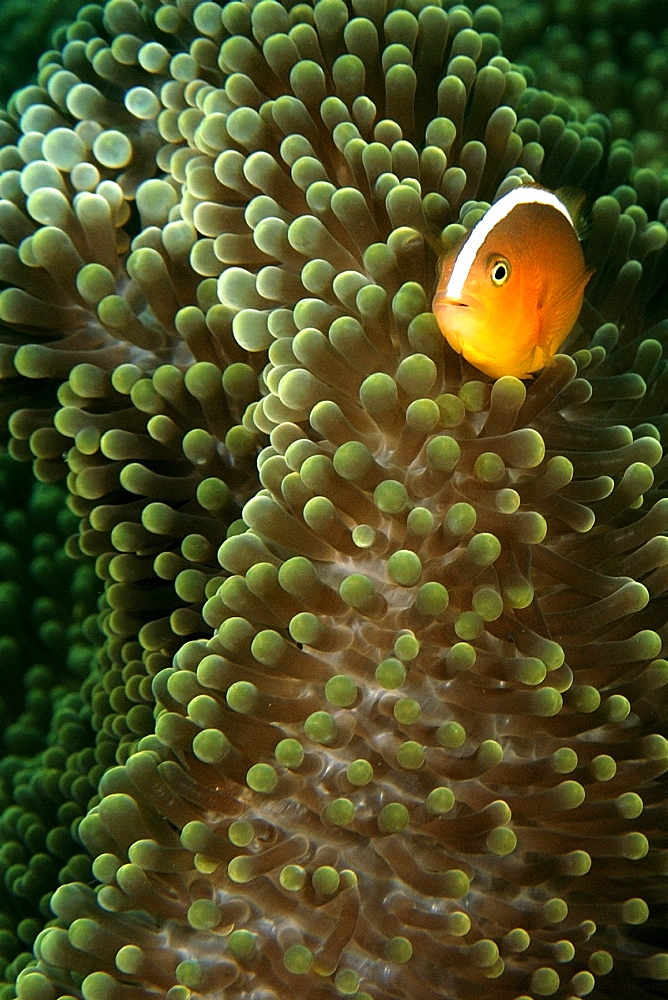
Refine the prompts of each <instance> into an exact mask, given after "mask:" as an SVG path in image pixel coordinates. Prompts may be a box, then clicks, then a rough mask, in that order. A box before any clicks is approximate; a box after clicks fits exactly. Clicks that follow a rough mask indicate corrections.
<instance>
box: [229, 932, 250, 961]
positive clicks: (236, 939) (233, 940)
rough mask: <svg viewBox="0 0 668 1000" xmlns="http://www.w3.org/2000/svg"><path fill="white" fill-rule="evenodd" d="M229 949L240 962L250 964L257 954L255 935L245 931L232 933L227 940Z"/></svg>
mask: <svg viewBox="0 0 668 1000" xmlns="http://www.w3.org/2000/svg"><path fill="white" fill-rule="evenodd" d="M227 947H228V948H229V950H230V951H231V952H232V954H233V955H234V957H235V958H237V959H239V961H241V962H248V961H249V960H250V959H252V958H254V957H255V954H256V952H257V942H256V938H255V934H252V933H251V932H250V931H245V930H235V931H232V933H231V934H230V936H229V937H228V939H227Z"/></svg>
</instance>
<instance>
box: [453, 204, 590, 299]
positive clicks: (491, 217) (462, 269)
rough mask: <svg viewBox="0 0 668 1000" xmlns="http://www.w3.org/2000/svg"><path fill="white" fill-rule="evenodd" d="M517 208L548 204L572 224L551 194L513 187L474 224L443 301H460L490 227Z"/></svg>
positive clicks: (454, 268)
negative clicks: (519, 206) (445, 299)
mask: <svg viewBox="0 0 668 1000" xmlns="http://www.w3.org/2000/svg"><path fill="white" fill-rule="evenodd" d="M518 205H551V206H552V208H556V209H557V211H558V212H561V214H562V215H563V216H565V218H567V219H568V221H569V222H570V224H571V225H573V220H572V218H571V216H570V213H569V211H568V209H567V208H566V206H565V205H564V203H563V201H560V200H559V198H557V196H556V194H554V192H552V191H546V190H545V189H544V188H538V187H529V186H525V187H516V188H513V190H512V191H509V192H508V194H504V196H503V198H499V200H498V201H495V202H494V204H493V205H492V206H491V207H490V209H489V211H487V212H485V214H484V215H483V217H482V219H480V221H479V222H476V224H475V226H474V227H473V229H472V230H471V234H470V236H469V238H468V239H467V240H466V242H465V243H464V245H463V247H462V248H461V250H460V251H459V254H458V256H457V260H456V261H455V266H454V267H453V269H452V274H451V275H450V280H449V281H448V287H447V288H446V290H445V295H446V298H448V299H460V298H461V296H462V292H463V290H464V285H465V284H466V279H467V278H468V276H469V272H470V270H471V268H472V267H473V261H474V260H475V259H476V256H477V253H478V250H479V249H480V247H481V246H482V245H483V243H484V242H485V240H486V239H487V237H488V236H489V234H490V233H491V231H492V229H494V226H496V225H497V223H499V222H501V221H502V220H503V219H505V218H506V216H508V215H510V213H511V212H512V210H513V209H514V208H516V207H517V206H518Z"/></svg>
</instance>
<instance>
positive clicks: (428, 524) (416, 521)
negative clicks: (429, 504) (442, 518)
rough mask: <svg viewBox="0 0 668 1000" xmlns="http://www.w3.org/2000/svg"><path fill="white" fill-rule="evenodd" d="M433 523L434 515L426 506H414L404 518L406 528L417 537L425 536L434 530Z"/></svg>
mask: <svg viewBox="0 0 668 1000" xmlns="http://www.w3.org/2000/svg"><path fill="white" fill-rule="evenodd" d="M434 525H435V521H434V515H433V514H432V512H431V511H430V510H427V508H426V507H414V508H413V510H412V511H410V513H409V514H408V517H407V518H406V526H407V528H408V530H409V531H410V532H411V534H413V535H417V536H418V538H426V536H427V535H428V534H429V533H430V532H431V531H433V530H434Z"/></svg>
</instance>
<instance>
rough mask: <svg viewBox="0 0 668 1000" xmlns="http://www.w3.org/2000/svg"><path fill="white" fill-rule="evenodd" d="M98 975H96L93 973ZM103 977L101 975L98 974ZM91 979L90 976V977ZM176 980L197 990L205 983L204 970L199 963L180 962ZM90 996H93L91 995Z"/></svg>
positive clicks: (177, 967)
mask: <svg viewBox="0 0 668 1000" xmlns="http://www.w3.org/2000/svg"><path fill="white" fill-rule="evenodd" d="M93 975H96V973H93ZM97 975H101V973H97ZM88 978H89V979H90V978H91V977H90V976H89V977H88ZM176 978H177V980H178V982H179V983H180V985H181V986H187V987H188V988H189V989H191V990H196V989H197V988H198V986H201V985H202V983H203V982H204V969H203V968H202V966H201V965H200V963H199V962H196V961H195V960H194V959H191V958H188V959H186V960H185V961H184V962H179V964H178V965H177V966H176ZM89 996H93V994H92V993H89Z"/></svg>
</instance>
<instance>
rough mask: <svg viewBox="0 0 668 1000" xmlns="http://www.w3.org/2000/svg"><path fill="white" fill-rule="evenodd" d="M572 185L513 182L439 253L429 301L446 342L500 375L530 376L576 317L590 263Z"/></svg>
mask: <svg viewBox="0 0 668 1000" xmlns="http://www.w3.org/2000/svg"><path fill="white" fill-rule="evenodd" d="M582 200H583V197H582V196H580V195H578V194H577V192H576V193H575V195H573V193H572V192H570V191H568V190H565V191H563V190H562V191H557V192H556V193H555V192H553V191H547V190H546V189H545V188H542V187H538V186H537V185H524V186H522V187H517V188H514V189H513V190H512V191H509V192H508V194H505V195H504V196H503V197H502V198H500V199H499V200H498V201H497V202H495V203H494V204H493V205H492V206H491V208H490V209H489V211H487V212H486V213H485V215H484V216H483V217H482V218H481V219H480V221H479V222H477V223H476V225H475V226H474V227H473V229H472V230H471V232H470V233H469V234H468V235H467V237H466V238H465V240H464V242H463V243H460V244H459V246H457V247H455V248H454V249H453V250H452V251H451V252H450V253H449V254H447V255H446V256H445V258H444V260H443V263H442V267H441V270H440V275H439V281H438V286H437V288H436V294H435V295H434V301H433V305H432V309H433V311H434V315H435V316H436V320H437V322H438V325H439V327H440V330H441V333H442V334H443V336H444V337H445V338H446V340H447V341H448V343H449V344H450V346H451V347H453V348H454V349H455V351H457V352H458V353H459V354H462V355H463V356H464V357H465V358H466V360H467V361H470V362H471V364H472V365H475V366H476V368H479V369H480V370H481V371H483V372H485V373H486V374H487V375H492V376H493V377H494V378H499V377H500V376H501V375H515V376H517V378H531V377H532V376H531V372H535V371H538V370H539V369H540V368H543V367H544V366H545V365H546V364H547V362H548V361H549V360H550V358H552V356H553V355H554V354H555V353H556V352H557V350H558V349H559V348H560V347H561V345H562V343H563V342H564V340H565V339H566V337H567V335H568V334H569V333H570V331H571V328H572V327H573V324H574V323H575V321H576V319H577V317H578V313H579V312H580V306H581V305H582V298H583V296H584V289H585V285H586V284H587V281H588V280H589V278H590V276H591V273H592V269H591V268H587V267H586V266H585V262H584V256H583V254H582V248H581V247H580V241H579V239H578V234H577V225H578V221H579V217H578V210H579V208H580V205H581V203H582Z"/></svg>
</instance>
